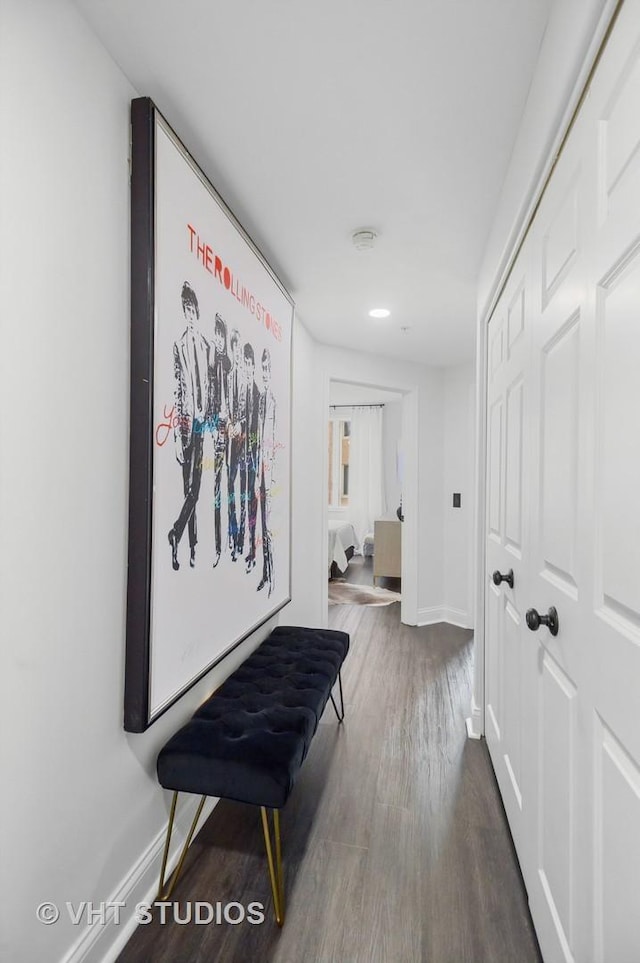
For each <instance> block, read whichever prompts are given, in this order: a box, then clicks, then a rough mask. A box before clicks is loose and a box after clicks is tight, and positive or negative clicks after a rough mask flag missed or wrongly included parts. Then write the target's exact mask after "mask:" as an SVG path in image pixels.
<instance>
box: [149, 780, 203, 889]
mask: <svg viewBox="0 0 640 963" xmlns="http://www.w3.org/2000/svg"><path fill="white" fill-rule="evenodd" d="M206 798H207V797H206V796H203V797H202V799H201V800H200V804H199V806H198V808H197V809H196V814H195V816H194V817H193V822H192V823H191V828H190V829H189V834H188V836H187V838H186V840H185V844H184V846H183V847H182V852H181V853H180V859H179V860H178V865H177V866H176V868H175V870H174V871H173V875H172V876H171V879H170V880H169V885H168V887H167V881H166V880H165V878H164V874H165V871H166V868H167V859H168V857H169V843H170V842H171V833H172V831H173V823H174V819H175V815H176V803H177V801H178V793H177V792H174V794H173V799H172V800H171V812H170V813H169V825H168V826H167V838H166V840H165V843H164V853H163V855H162V868H161V870H160V884H159V886H158V895H157V896H156V899H157V900H167V899H169V897H170V896H171V894H172V893H173V890H174V888H175V885H176V883H177V882H178V877H179V876H180V871H181V870H182V864H183V863H184V860H185V856H186V855H187V850H188V849H189V845H190V844H191V840H192V839H193V834H194V833H195V831H196V826H197V825H198V820H199V819H200V813H201V812H202V807H203V806H204V801H205V799H206ZM165 887H166V888H165Z"/></svg>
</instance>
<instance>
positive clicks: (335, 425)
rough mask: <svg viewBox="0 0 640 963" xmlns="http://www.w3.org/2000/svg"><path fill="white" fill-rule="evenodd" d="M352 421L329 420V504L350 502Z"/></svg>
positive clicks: (333, 505) (340, 506)
mask: <svg viewBox="0 0 640 963" xmlns="http://www.w3.org/2000/svg"><path fill="white" fill-rule="evenodd" d="M350 435H351V422H350V421H349V420H348V419H345V418H332V419H331V420H330V421H329V506H330V507H331V508H343V507H344V506H346V505H348V504H349V438H350Z"/></svg>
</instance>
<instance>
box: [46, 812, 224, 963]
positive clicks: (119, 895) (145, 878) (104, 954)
mask: <svg viewBox="0 0 640 963" xmlns="http://www.w3.org/2000/svg"><path fill="white" fill-rule="evenodd" d="M199 801H200V797H199V796H191V795H189V796H187V795H186V794H185V795H181V797H180V800H179V805H178V814H177V816H176V819H175V823H174V829H173V834H172V837H171V851H170V853H169V860H168V863H167V867H168V868H167V875H168V873H169V871H170V870H172V869H173V867H174V866H175V865H176V863H177V861H178V855H179V853H180V850H181V849H182V846H183V845H184V841H185V839H186V838H187V833H188V832H189V827H190V826H191V821H192V819H193V817H194V816H195V814H196V809H197V807H198V803H199ZM217 803H218V800H217V799H214V798H210V799H207V800H206V802H205V804H204V807H203V810H202V813H201V814H200V819H199V820H198V830H197V832H200V829H201V828H202V827H203V826H204V824H205V822H206V820H207V818H208V816H210V815H211V813H212V812H213V810H214V808H215V806H216V805H217ZM166 831H167V827H166V826H164V827H163V828H162V829H161V830H160V832H159V833H158V835H157V836H156V838H155V839H154V840H153V841H152V842H151V843H150V845H149V846H148V847H147V849H146V850H145V851H144V852H143V853H142V855H141V856H140V857H139V859H138V860H137V862H135V863H134V864H133V866H132V867H131V869H130V871H129V873H128V875H127V876H126V877H125V878H124V879H123V880H122V882H121V883H120V885H119V886H118V888H117V889H116V891H115V892H114V893H112V894H111V896H110V897H109V899H108V900H107V901H106V902H107V905H108V904H109V903H110V904H112V906H115V905H116V904H118V903H120V904H124V906H122V908H121V909H120V912H119V921H118V922H117V923H116V920H115V918H114V914H113V911H112V910H111V911H109V913H108V919H107V922H106V923H102V922H94V923H91V924H88V925H87V926H85V927H84V929H83V931H82V933H81V934H80V936H79V937H78V939H77V940H76V941H75V943H74V944H73V946H72V947H71V949H70V950H69V951H68V953H67V954H66V956H64V957H63V959H62V960H61V963H114V961H115V960H116V959H117V958H118V956H119V955H120V953H121V952H122V950H123V949H124V947H125V946H126V944H127V943H128V941H129V940H130V938H131V936H132V934H133V933H134V931H135V929H136V927H137V925H138V920H137V919H136V912H135V911H136V906H137V904H138V903H153V901H154V899H155V897H156V892H157V889H158V880H159V877H160V866H161V865H162V852H163V849H164V841H165V834H166ZM94 906H95V904H94Z"/></svg>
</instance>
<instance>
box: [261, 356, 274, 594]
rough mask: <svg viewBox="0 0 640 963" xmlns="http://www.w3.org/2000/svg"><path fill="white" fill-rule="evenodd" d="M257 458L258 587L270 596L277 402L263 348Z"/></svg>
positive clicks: (267, 357) (269, 365)
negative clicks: (264, 589)
mask: <svg viewBox="0 0 640 963" xmlns="http://www.w3.org/2000/svg"><path fill="white" fill-rule="evenodd" d="M258 407H259V414H258V423H259V458H260V467H259V471H258V478H259V485H260V492H259V499H260V521H261V524H262V579H261V580H260V583H259V584H258V589H257V591H258V592H260V591H261V590H262V589H263V588H264V587H265V585H268V586H269V593H268V594H269V595H271V593H272V591H273V588H274V578H273V575H274V573H273V551H272V545H271V530H270V528H269V523H270V519H271V490H272V488H273V481H274V479H273V467H274V459H275V453H276V399H275V397H274V394H273V391H272V389H271V354H270V353H269V349H268V348H265V349H264V351H263V352H262V392H261V394H260V401H259V406H258Z"/></svg>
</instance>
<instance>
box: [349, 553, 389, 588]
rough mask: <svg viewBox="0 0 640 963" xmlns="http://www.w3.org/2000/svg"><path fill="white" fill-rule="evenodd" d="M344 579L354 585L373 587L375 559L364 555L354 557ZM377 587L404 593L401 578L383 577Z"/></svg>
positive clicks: (378, 581) (379, 579)
mask: <svg viewBox="0 0 640 963" xmlns="http://www.w3.org/2000/svg"><path fill="white" fill-rule="evenodd" d="M343 578H344V580H345V581H346V582H351V583H352V584H353V585H373V557H372V556H371V555H368V556H367V557H366V558H365V557H364V556H362V555H354V556H353V558H352V559H351V560H350V562H349V567H348V568H347V571H346V572H345V573H344V575H343ZM376 585H377V586H378V587H379V588H386V589H389V590H390V591H391V592H400V591H402V579H399V578H387V576H385V575H381V576H380V577H379V578H378V580H377V582H376Z"/></svg>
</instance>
